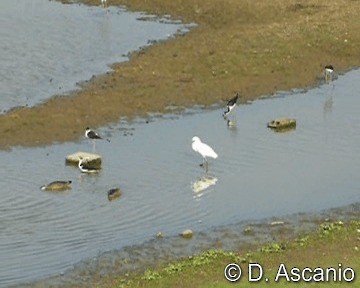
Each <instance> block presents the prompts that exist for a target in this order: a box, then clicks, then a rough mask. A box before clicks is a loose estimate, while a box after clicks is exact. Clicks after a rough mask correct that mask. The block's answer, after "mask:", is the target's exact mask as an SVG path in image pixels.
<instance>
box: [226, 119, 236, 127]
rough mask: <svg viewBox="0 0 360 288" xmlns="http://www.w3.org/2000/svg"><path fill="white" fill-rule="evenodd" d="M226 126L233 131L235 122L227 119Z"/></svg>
mask: <svg viewBox="0 0 360 288" xmlns="http://www.w3.org/2000/svg"><path fill="white" fill-rule="evenodd" d="M226 124H227V126H228V127H229V128H230V129H235V128H236V122H235V121H231V120H229V119H228V120H227V121H226Z"/></svg>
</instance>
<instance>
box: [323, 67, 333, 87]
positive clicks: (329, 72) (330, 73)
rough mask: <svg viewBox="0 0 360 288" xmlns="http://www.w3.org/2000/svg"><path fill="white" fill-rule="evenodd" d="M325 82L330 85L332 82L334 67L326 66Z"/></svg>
mask: <svg viewBox="0 0 360 288" xmlns="http://www.w3.org/2000/svg"><path fill="white" fill-rule="evenodd" d="M324 73H325V82H326V83H330V82H331V81H332V77H333V73H334V67H333V66H332V65H326V66H325V68H324Z"/></svg>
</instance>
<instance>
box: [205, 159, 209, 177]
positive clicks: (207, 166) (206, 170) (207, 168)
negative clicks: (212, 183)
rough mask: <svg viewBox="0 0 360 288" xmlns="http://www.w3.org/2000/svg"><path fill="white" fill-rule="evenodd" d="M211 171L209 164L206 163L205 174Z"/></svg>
mask: <svg viewBox="0 0 360 288" xmlns="http://www.w3.org/2000/svg"><path fill="white" fill-rule="evenodd" d="M208 171H209V164H208V162H207V161H206V162H205V174H206V173H207V172H208Z"/></svg>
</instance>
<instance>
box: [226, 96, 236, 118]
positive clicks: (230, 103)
mask: <svg viewBox="0 0 360 288" xmlns="http://www.w3.org/2000/svg"><path fill="white" fill-rule="evenodd" d="M239 96H240V95H239V93H236V95H235V97H234V98H231V99H230V100H229V101H228V103H227V105H226V110H225V112H224V114H223V117H224V118H226V117H227V116H228V115H229V114H230V112H231V111H232V110H233V109H234V108H235V107H236V102H237V100H238V99H239Z"/></svg>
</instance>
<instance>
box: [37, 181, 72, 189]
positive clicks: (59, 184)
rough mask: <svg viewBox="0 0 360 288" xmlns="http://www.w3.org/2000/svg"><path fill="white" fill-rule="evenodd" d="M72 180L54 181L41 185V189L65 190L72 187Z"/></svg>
mask: <svg viewBox="0 0 360 288" xmlns="http://www.w3.org/2000/svg"><path fill="white" fill-rule="evenodd" d="M70 184H71V181H70V180H69V181H54V182H51V183H49V184H47V185H43V186H41V187H40V189H41V190H44V191H64V190H68V189H71V186H70Z"/></svg>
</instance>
